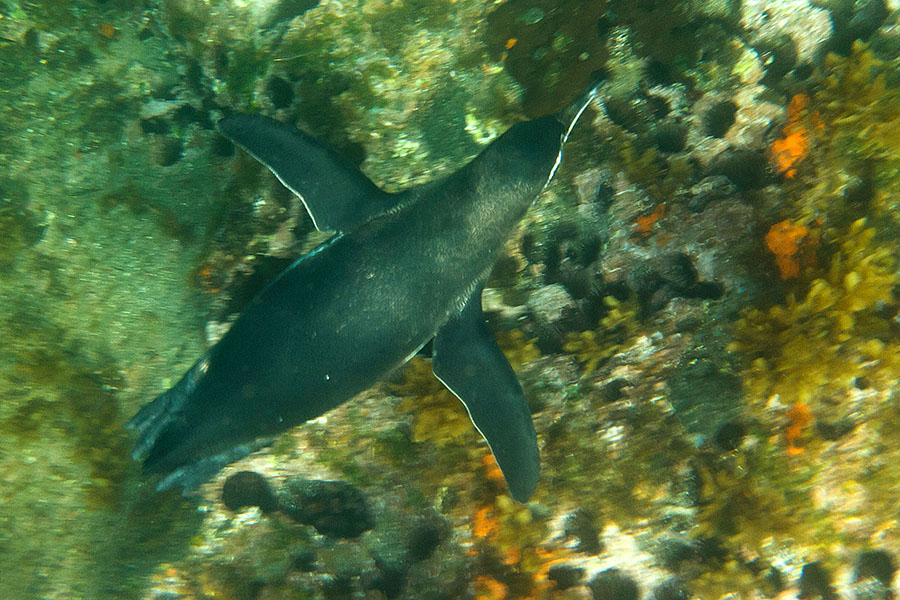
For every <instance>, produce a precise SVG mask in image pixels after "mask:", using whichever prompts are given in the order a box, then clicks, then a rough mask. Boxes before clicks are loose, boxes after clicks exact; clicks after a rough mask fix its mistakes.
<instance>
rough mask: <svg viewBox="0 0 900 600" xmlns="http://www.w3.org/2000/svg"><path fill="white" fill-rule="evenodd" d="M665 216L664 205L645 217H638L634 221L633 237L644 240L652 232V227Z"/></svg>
mask: <svg viewBox="0 0 900 600" xmlns="http://www.w3.org/2000/svg"><path fill="white" fill-rule="evenodd" d="M665 214H666V205H665V204H660V205H658V206H657V207H656V208H654V209H653V212H651V213H650V214H647V215H639V216H638V217H637V218H636V219H635V220H634V236H635V237H638V238H646V237H648V236H649V235H650V234H651V233H652V232H653V226H654V225H656V223H657V222H658V221H659V220H660V219H661V218H662V217H663V216H664V215H665Z"/></svg>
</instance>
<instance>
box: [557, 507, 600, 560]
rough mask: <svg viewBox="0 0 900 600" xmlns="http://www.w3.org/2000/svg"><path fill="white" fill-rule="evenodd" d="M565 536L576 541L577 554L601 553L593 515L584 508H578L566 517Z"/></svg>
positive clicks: (598, 534)
mask: <svg viewBox="0 0 900 600" xmlns="http://www.w3.org/2000/svg"><path fill="white" fill-rule="evenodd" d="M565 534H566V535H567V536H569V537H574V538H575V539H577V540H578V551H579V552H584V553H585V554H599V553H600V552H602V551H603V542H602V541H600V532H599V531H598V530H597V525H596V523H595V520H594V515H592V514H591V512H590V511H589V510H587V509H586V508H579V509H578V510H576V511H575V512H573V513H572V514H570V515H569V516H568V517H566V521H565Z"/></svg>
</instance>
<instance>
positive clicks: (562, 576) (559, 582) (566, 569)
mask: <svg viewBox="0 0 900 600" xmlns="http://www.w3.org/2000/svg"><path fill="white" fill-rule="evenodd" d="M582 577H584V569H582V568H580V567H573V566H571V565H553V566H552V567H550V570H549V571H548V572H547V579H549V580H550V581H553V582H555V583H556V589H558V590H567V589H569V588H570V587H575V586H576V585H578V584H579V583H581V578H582Z"/></svg>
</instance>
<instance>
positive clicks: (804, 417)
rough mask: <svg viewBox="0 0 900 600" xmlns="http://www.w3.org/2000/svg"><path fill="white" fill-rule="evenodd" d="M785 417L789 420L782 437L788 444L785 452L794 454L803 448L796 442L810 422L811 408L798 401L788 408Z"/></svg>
mask: <svg viewBox="0 0 900 600" xmlns="http://www.w3.org/2000/svg"><path fill="white" fill-rule="evenodd" d="M787 417H788V419H789V420H790V423H788V426H787V427H786V428H785V430H784V437H785V440H786V441H787V445H788V447H787V453H788V455H790V456H796V455H797V454H800V453H802V452H803V448H802V447H801V446H800V445H799V444H798V443H797V442H798V441H799V440H800V438H801V437H802V436H803V434H804V432H805V431H806V429H807V427H809V425H810V423H812V420H813V417H812V410H811V409H810V408H809V404H806V403H804V402H798V403H797V404H795V405H793V406H792V407H790V408H789V409H788V411H787Z"/></svg>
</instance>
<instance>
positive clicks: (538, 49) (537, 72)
mask: <svg viewBox="0 0 900 600" xmlns="http://www.w3.org/2000/svg"><path fill="white" fill-rule="evenodd" d="M605 15H606V3H604V2H583V1H582V0H562V1H561V0H510V1H509V2H505V3H503V4H500V5H499V6H496V8H495V9H494V10H493V12H491V14H490V15H488V19H487V23H488V26H487V35H486V43H487V46H488V48H489V49H490V51H491V53H492V54H493V55H494V58H495V59H499V60H502V61H503V66H504V68H505V69H506V70H507V71H508V72H509V73H510V74H511V75H512V76H513V77H514V78H515V79H516V80H517V81H518V82H519V83H520V84H521V85H522V87H523V88H524V90H525V93H524V98H523V108H524V110H525V114H526V115H528V116H529V117H537V116H542V115H546V114H549V113H552V112H555V111H557V110H559V109H561V108H563V107H564V106H566V105H568V104H569V103H570V102H572V101H573V100H574V99H575V98H577V97H578V96H580V95H581V94H583V93H584V91H585V90H586V89H588V88H589V87H590V84H591V82H592V80H595V79H597V78H598V73H599V72H600V71H601V70H602V69H603V67H604V65H605V64H606V57H607V50H606V38H607V34H608V32H609V27H608V24H607V22H606V21H605V20H604V17H605Z"/></svg>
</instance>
